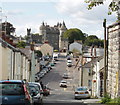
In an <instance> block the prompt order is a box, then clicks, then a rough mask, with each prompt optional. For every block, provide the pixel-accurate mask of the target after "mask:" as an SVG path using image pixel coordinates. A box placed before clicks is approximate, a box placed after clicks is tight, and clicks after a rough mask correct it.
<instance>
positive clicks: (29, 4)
mask: <svg viewBox="0 0 120 105" xmlns="http://www.w3.org/2000/svg"><path fill="white" fill-rule="evenodd" d="M8 1H9V2H8ZM24 1H25V2H24ZM108 1H109V2H110V0H107V2H105V4H104V5H101V6H99V7H94V8H93V9H92V10H87V5H88V4H86V3H85V2H84V0H34V1H33V0H17V1H15V0H4V1H1V4H0V5H1V7H2V22H4V21H5V16H7V21H8V22H10V23H12V24H13V26H14V27H15V28H16V35H17V36H20V35H22V36H24V35H26V32H27V31H26V30H27V28H31V29H32V33H39V27H40V25H41V23H42V22H43V21H44V22H45V23H46V24H48V25H51V26H53V25H56V24H57V22H61V23H62V22H63V21H65V24H66V26H67V28H68V29H70V28H78V29H80V30H81V31H82V32H83V33H87V34H88V35H97V36H98V37H99V38H103V26H102V24H103V20H104V18H106V19H107V26H108V25H110V24H113V23H114V22H115V21H116V16H115V14H112V15H110V16H109V15H107V12H108V4H109V3H108Z"/></svg>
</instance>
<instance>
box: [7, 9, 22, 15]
mask: <svg viewBox="0 0 120 105" xmlns="http://www.w3.org/2000/svg"><path fill="white" fill-rule="evenodd" d="M6 14H7V15H12V16H13V15H23V14H24V12H23V11H22V10H13V11H6Z"/></svg>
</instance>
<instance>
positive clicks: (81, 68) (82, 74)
mask: <svg viewBox="0 0 120 105" xmlns="http://www.w3.org/2000/svg"><path fill="white" fill-rule="evenodd" d="M81 86H83V43H82V56H81Z"/></svg>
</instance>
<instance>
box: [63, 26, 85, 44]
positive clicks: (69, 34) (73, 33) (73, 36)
mask: <svg viewBox="0 0 120 105" xmlns="http://www.w3.org/2000/svg"><path fill="white" fill-rule="evenodd" d="M63 38H67V39H68V41H69V43H73V42H74V40H82V41H83V42H84V40H85V36H84V34H83V33H82V31H81V30H79V29H77V28H73V29H69V30H67V31H66V32H65V33H64V34H63Z"/></svg>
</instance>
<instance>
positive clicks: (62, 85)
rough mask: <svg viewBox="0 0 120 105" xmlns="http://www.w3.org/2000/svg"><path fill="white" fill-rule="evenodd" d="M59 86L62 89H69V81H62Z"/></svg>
mask: <svg viewBox="0 0 120 105" xmlns="http://www.w3.org/2000/svg"><path fill="white" fill-rule="evenodd" d="M59 85H60V87H67V81H65V80H62V81H61V82H60V84H59Z"/></svg>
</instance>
